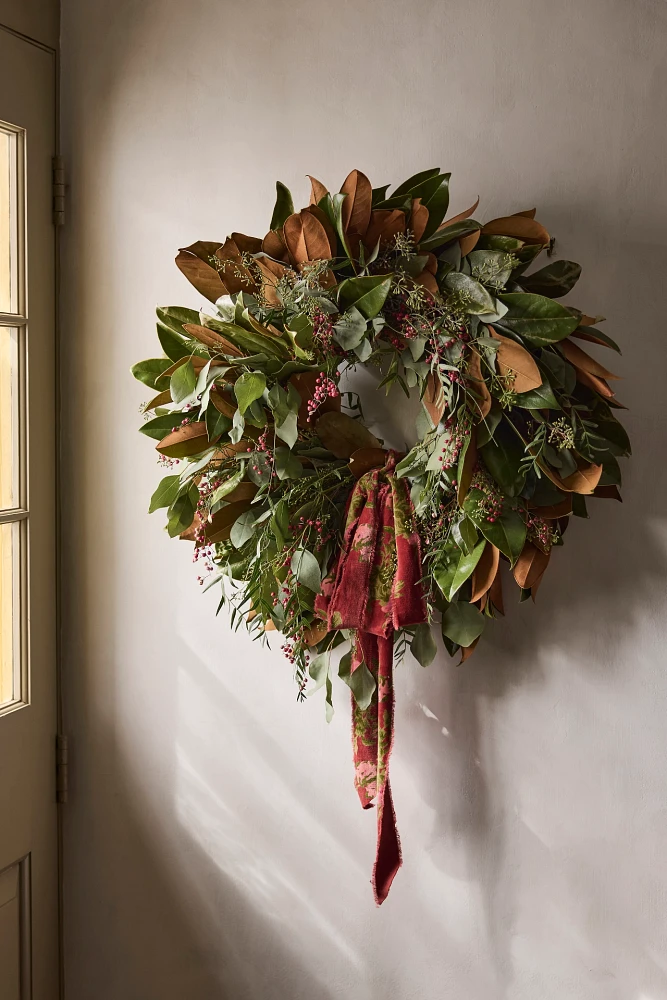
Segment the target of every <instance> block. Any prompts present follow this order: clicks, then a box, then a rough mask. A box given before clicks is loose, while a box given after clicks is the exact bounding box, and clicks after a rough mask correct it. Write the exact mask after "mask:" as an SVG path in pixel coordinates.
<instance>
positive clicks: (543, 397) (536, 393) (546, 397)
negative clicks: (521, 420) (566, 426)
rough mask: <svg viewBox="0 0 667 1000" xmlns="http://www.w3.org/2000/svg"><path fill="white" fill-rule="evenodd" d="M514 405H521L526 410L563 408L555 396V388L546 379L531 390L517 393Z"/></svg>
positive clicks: (513, 401)
mask: <svg viewBox="0 0 667 1000" xmlns="http://www.w3.org/2000/svg"><path fill="white" fill-rule="evenodd" d="M512 406H521V407H523V408H524V409H526V410H544V409H548V410H560V408H561V406H560V403H559V402H558V400H557V399H556V397H555V396H554V392H553V389H552V388H551V386H550V385H549V383H548V382H545V381H543V382H542V385H540V386H538V387H537V389H533V390H532V391H531V392H519V393H517V394H516V396H515V397H514V399H513V400H512Z"/></svg>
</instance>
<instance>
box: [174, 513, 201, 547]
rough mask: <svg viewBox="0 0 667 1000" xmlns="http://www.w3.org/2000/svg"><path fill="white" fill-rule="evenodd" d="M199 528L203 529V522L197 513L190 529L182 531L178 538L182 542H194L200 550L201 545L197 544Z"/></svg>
mask: <svg viewBox="0 0 667 1000" xmlns="http://www.w3.org/2000/svg"><path fill="white" fill-rule="evenodd" d="M199 528H201V520H200V517H199V514H197V513H196V512H195V516H194V519H193V521H192V524H191V525H190V527H189V528H186V529H185V531H182V532H181V533H180V535H179V536H178V537H179V538H180V539H181V541H182V542H194V543H195V545H196V547H197V548H199V544H198V543H197V531H198V529H199Z"/></svg>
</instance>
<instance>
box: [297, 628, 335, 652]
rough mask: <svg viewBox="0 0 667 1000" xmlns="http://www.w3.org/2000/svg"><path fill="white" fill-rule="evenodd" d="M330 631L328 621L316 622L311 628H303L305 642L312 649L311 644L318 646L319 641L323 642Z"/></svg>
mask: <svg viewBox="0 0 667 1000" xmlns="http://www.w3.org/2000/svg"><path fill="white" fill-rule="evenodd" d="M328 633H329V627H328V625H327V624H326V622H321V623H317V624H315V623H314V624H313V625H311V626H310V628H306V629H304V630H303V642H304V644H305V645H306V646H308V648H309V649H310V647H311V646H316V645H317V644H318V642H321V641H322V639H324V637H325V635H328Z"/></svg>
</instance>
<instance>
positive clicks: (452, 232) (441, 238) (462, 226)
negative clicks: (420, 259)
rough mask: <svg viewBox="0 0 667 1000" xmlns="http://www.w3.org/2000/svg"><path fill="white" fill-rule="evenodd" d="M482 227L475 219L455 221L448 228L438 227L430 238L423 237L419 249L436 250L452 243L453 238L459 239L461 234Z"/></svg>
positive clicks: (472, 231) (463, 234)
mask: <svg viewBox="0 0 667 1000" xmlns="http://www.w3.org/2000/svg"><path fill="white" fill-rule="evenodd" d="M481 228H482V224H481V223H480V222H476V221H475V220H474V219H464V221H463V222H454V223H452V225H451V226H447V228H446V229H438V230H436V232H434V233H432V234H431V236H429V237H428V238H422V239H421V240H420V241H419V249H420V250H422V251H423V250H435V249H436V247H442V246H444V245H445V244H446V243H451V241H452V240H458V239H460V237H461V236H467V235H468V233H474V232H476V231H477V230H478V229H481ZM440 256H442V255H440ZM459 257H460V253H459Z"/></svg>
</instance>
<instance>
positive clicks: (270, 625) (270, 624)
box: [264, 618, 278, 632]
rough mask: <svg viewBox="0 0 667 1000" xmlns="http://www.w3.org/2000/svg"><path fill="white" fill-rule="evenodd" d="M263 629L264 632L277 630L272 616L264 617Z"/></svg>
mask: <svg viewBox="0 0 667 1000" xmlns="http://www.w3.org/2000/svg"><path fill="white" fill-rule="evenodd" d="M264 631H265V632H277V631H278V628H277V626H276V623H275V622H274V620H273V618H267V619H266V621H265V622H264Z"/></svg>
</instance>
